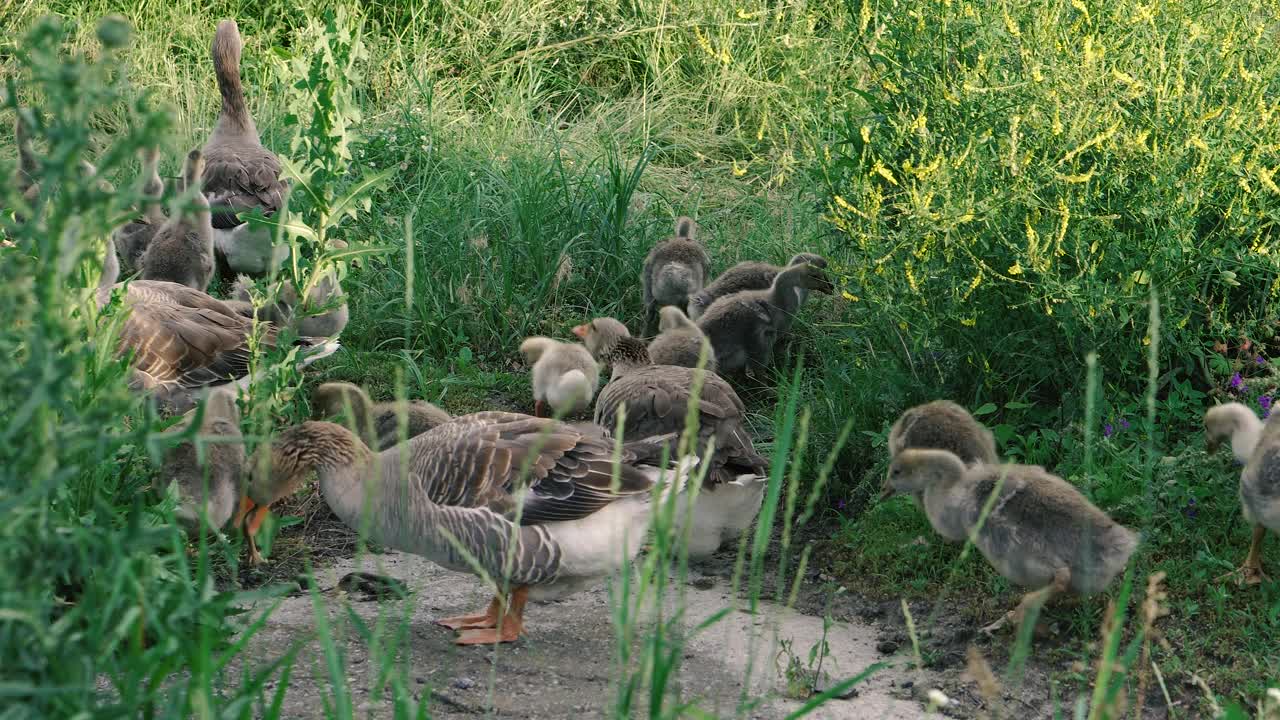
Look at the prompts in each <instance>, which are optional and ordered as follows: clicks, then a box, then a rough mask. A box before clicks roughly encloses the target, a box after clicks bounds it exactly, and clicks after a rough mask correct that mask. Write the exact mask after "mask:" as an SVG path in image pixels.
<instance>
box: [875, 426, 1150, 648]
mask: <svg viewBox="0 0 1280 720" xmlns="http://www.w3.org/2000/svg"><path fill="white" fill-rule="evenodd" d="M897 493H920V494H921V496H922V497H923V500H924V501H923V506H924V511H925V515H926V516H927V517H928V518H929V524H930V525H932V526H933V529H934V530H935V531H937V532H938V534H940V535H942V536H943V537H945V538H947V539H948V540H955V541H959V540H965V539H967V538H969V537H971V536H972V537H973V541H974V544H975V545H976V546H977V547H978V550H979V551H980V552H981V553H982V555H983V557H985V558H986V559H987V561H988V562H990V563H991V565H992V567H994V568H995V569H996V571H997V572H999V573H1000V574H1001V575H1003V576H1004V577H1005V578H1007V579H1009V580H1010V581H1011V582H1013V583H1015V584H1017V585H1023V586H1028V587H1036V588H1039V589H1037V590H1035V591H1032V592H1029V593H1027V594H1026V595H1024V596H1023V598H1022V601H1021V602H1019V603H1018V605H1017V607H1015V608H1014V609H1013V610H1011V611H1010V612H1008V613H1006V614H1005V615H1004V616H1003V617H1001V618H1000V619H999V620H997V621H996V622H994V623H992V624H990V625H988V626H987V627H985V628H983V630H984V631H985V632H988V633H994V632H995V631H997V630H999V629H1000V628H1001V627H1003V626H1004V625H1005V624H1007V623H1010V622H1012V623H1014V624H1015V625H1018V624H1021V622H1022V619H1023V617H1024V616H1025V614H1026V612H1027V611H1028V610H1030V609H1031V608H1033V607H1036V608H1038V607H1040V606H1041V605H1043V604H1044V603H1045V602H1047V601H1048V600H1049V599H1050V598H1052V597H1053V596H1054V595H1057V594H1059V593H1063V592H1067V591H1071V592H1074V593H1076V594H1079V595H1089V594H1093V593H1096V592H1099V591H1101V590H1103V589H1104V588H1106V586H1107V585H1109V584H1110V583H1111V581H1112V580H1113V579H1114V578H1115V576H1116V575H1117V574H1119V573H1120V572H1121V571H1122V570H1123V569H1124V567H1125V565H1126V564H1127V563H1128V562H1129V557H1130V556H1131V555H1132V554H1133V552H1134V550H1135V549H1137V547H1138V540H1139V537H1138V534H1137V533H1135V532H1133V531H1132V530H1129V529H1128V528H1126V527H1124V526H1122V525H1120V524H1119V523H1117V522H1115V521H1114V520H1112V519H1111V517H1110V516H1108V515H1107V514H1106V513H1105V512H1103V511H1102V510H1099V509H1098V508H1097V507H1096V506H1095V505H1094V504H1093V503H1091V502H1089V500H1088V499H1087V498H1085V496H1084V495H1083V494H1081V493H1080V491H1079V490H1076V488H1075V487H1073V486H1072V485H1071V484H1070V483H1068V482H1067V481H1066V480H1063V479H1062V478H1060V477H1058V476H1056V475H1054V474H1052V473H1050V472H1048V471H1047V470H1045V469H1044V468H1043V467H1040V466H1038V465H1012V464H1007V465H998V464H988V463H977V464H975V465H965V462H964V460H962V459H961V458H960V457H959V456H957V455H956V454H955V453H952V452H950V451H947V450H937V449H914V448H912V449H906V450H903V451H902V452H900V453H898V454H897V456H896V457H894V459H893V461H892V462H891V463H890V465H889V472H888V475H887V476H886V478H885V488H884V493H883V495H882V497H886V498H887V497H891V496H892V495H895V494H897ZM993 493H994V494H996V495H997V496H996V497H995V498H994V501H992V499H991V496H992V495H993ZM988 505H989V506H990V510H989V512H988V513H987V514H986V516H985V517H983V514H984V513H983V511H984V509H986V508H987V507H988Z"/></svg>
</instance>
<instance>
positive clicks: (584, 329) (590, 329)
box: [573, 317, 652, 381]
mask: <svg viewBox="0 0 1280 720" xmlns="http://www.w3.org/2000/svg"><path fill="white" fill-rule="evenodd" d="M573 334H574V335H577V336H578V337H580V338H582V344H583V345H585V346H586V348H587V351H588V352H590V353H591V356H592V357H594V358H595V359H596V360H598V361H599V362H601V363H603V364H605V365H608V366H609V367H610V368H611V373H612V374H611V375H610V376H609V379H610V381H613V380H615V379H617V378H618V376H619V375H621V374H623V373H624V372H627V371H628V370H633V369H635V368H637V367H641V366H644V365H651V364H652V363H650V362H649V347H648V346H647V345H645V344H644V341H643V340H637V339H636V338H633V337H631V331H629V330H627V326H626V325H623V324H622V323H621V322H619V321H617V320H615V319H613V318H611V317H602V318H596V319H595V320H592V321H591V322H589V323H585V324H583V325H579V326H577V327H575V328H574V329H573Z"/></svg>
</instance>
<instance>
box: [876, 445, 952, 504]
mask: <svg viewBox="0 0 1280 720" xmlns="http://www.w3.org/2000/svg"><path fill="white" fill-rule="evenodd" d="M964 473H965V465H964V461H963V460H961V459H960V458H959V457H957V456H956V455H955V454H954V453H951V452H947V451H946V450H914V449H913V450H903V451H902V452H901V453H899V454H898V455H897V457H895V458H894V459H893V461H892V462H891V463H889V472H888V473H887V474H886V476H885V479H884V486H883V492H882V493H881V495H880V499H881V500H886V499H888V498H891V497H893V496H894V495H913V494H916V493H922V492H924V490H925V488H928V487H930V486H932V485H937V484H939V483H943V482H948V481H953V480H956V479H958V478H959V477H960V476H962V475H964Z"/></svg>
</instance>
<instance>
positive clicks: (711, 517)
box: [574, 318, 769, 559]
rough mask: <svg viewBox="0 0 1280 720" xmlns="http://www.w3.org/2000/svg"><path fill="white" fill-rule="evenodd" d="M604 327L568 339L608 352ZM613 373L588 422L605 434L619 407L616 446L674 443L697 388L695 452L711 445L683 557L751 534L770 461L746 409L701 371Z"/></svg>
mask: <svg viewBox="0 0 1280 720" xmlns="http://www.w3.org/2000/svg"><path fill="white" fill-rule="evenodd" d="M610 319H611V318H597V319H595V320H593V321H592V322H590V323H587V324H585V325H579V326H578V327H576V328H574V333H576V334H578V335H579V337H582V338H583V340H584V342H585V344H586V346H587V347H588V348H595V347H602V346H603V347H608V346H607V341H608V340H610V339H612V340H614V341H617V340H619V339H623V338H619V337H618V336H616V335H611V336H610V337H607V338H601V337H600V336H601V335H603V334H608V333H609V331H610V330H612V331H613V332H614V333H616V328H614V327H613V325H612V323H607V322H601V321H602V320H610ZM614 322H616V321H614ZM618 324H619V325H620V324H621V323H618ZM602 331H603V332H602ZM624 338H625V336H624ZM597 357H599V355H597ZM618 370H621V372H620V373H618V374H616V375H615V377H614V379H613V380H612V381H610V382H609V384H608V385H606V386H605V387H604V389H603V390H601V391H600V395H599V397H597V398H596V409H595V416H594V418H595V423H596V424H597V425H600V426H602V427H605V428H609V429H610V430H612V429H614V428H615V427H617V423H618V418H619V416H620V415H622V413H623V408H624V407H625V408H626V411H625V424H624V425H623V428H622V436H623V439H626V438H651V437H655V436H662V435H672V436H674V437H679V435H680V433H682V432H684V429H685V421H686V419H687V416H688V413H687V410H688V407H689V404H690V402H692V401H693V399H694V386H695V385H700V389H699V391H698V396H697V397H698V399H697V408H698V410H697V420H698V429H697V438H696V441H697V446H696V447H697V452H698V454H699V455H700V456H701V455H703V454H705V452H706V449H707V444H708V443H709V442H710V441H711V440H712V439H714V441H715V445H714V453H713V455H712V456H711V458H710V459H709V463H710V464H709V466H708V470H707V475H706V478H707V479H706V486H705V487H704V488H703V491H702V492H701V493H699V494H698V496H697V501H696V503H695V505H694V508H693V516H692V522H691V532H690V536H689V547H688V550H689V557H691V558H694V559H698V558H704V557H707V556H709V555H711V554H712V553H714V552H715V551H716V550H717V549H719V548H720V546H721V545H722V544H724V543H725V542H727V541H729V540H732V539H734V538H737V537H738V536H739V535H741V533H742V532H743V531H744V530H746V529H747V528H749V527H750V526H751V523H752V521H754V520H755V516H756V514H757V513H758V512H759V511H760V504H761V502H762V500H763V499H764V490H765V488H766V486H767V482H768V479H767V473H768V468H769V461H768V460H766V459H765V458H763V457H761V456H760V455H759V454H758V453H757V452H756V450H755V447H754V445H753V444H752V442H751V436H750V434H749V433H748V432H747V429H746V427H745V425H744V418H745V416H746V412H747V411H746V407H745V406H744V405H743V404H742V400H741V399H739V398H738V394H737V393H736V392H734V390H733V388H732V387H731V386H730V385H729V383H727V382H725V381H724V380H723V379H722V378H721V377H720V376H719V375H716V374H715V373H713V372H709V371H707V370H705V369H703V370H697V369H694V368H687V367H679V366H675V365H649V364H647V363H625V362H624V363H622V364H615V372H617V371H618ZM685 517H686V514H685V513H683V512H680V513H677V518H678V519H679V520H683V519H684V518H685ZM677 530H679V531H680V532H683V531H684V526H683V525H682V524H678V525H677Z"/></svg>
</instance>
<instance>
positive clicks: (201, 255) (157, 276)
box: [139, 150, 213, 292]
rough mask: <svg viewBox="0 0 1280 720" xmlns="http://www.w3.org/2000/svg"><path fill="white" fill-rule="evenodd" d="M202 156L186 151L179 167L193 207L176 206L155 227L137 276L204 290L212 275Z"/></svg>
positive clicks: (211, 243)
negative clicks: (181, 208) (185, 156)
mask: <svg viewBox="0 0 1280 720" xmlns="http://www.w3.org/2000/svg"><path fill="white" fill-rule="evenodd" d="M203 169H204V156H203V155H202V154H201V153H200V151H199V150H192V151H191V152H190V153H188V154H187V159H186V162H185V163H184V164H183V167H182V180H183V185H184V193H187V194H189V195H190V201H191V203H192V205H194V206H195V208H194V210H193V211H184V210H178V211H176V212H174V213H173V216H172V217H170V218H169V219H168V220H167V221H166V222H165V223H164V224H163V225H161V226H160V228H159V229H158V230H156V233H155V236H154V237H152V238H151V242H150V243H148V244H147V248H146V250H144V251H143V253H142V259H141V261H140V263H139V264H140V265H141V270H142V273H141V278H142V279H143V280H164V281H167V282H174V283H178V284H179V285H186V286H187V287H189V288H193V289H195V290H199V291H201V292H203V291H204V289H205V288H207V287H209V281H210V280H212V279H213V226H212V225H211V224H210V223H209V202H208V201H207V200H205V197H204V195H203V194H202V193H201V192H200V175H201V173H202V171H203Z"/></svg>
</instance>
